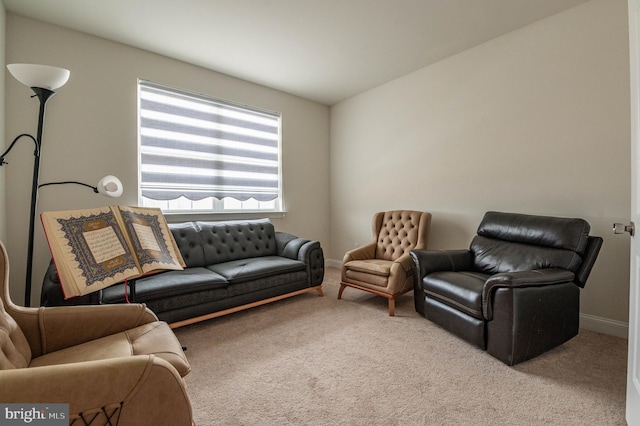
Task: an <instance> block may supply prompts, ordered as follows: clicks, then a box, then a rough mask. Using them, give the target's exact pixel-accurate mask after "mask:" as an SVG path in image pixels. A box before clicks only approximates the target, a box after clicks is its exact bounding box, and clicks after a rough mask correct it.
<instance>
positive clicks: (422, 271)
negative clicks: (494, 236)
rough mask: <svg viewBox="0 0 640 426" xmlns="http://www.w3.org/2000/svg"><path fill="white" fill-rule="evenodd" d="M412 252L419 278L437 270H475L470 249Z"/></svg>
mask: <svg viewBox="0 0 640 426" xmlns="http://www.w3.org/2000/svg"><path fill="white" fill-rule="evenodd" d="M410 253H411V258H412V259H413V264H414V266H415V269H416V271H417V274H416V277H417V278H418V279H422V278H424V277H425V276H427V275H428V274H430V273H432V272H437V271H454V272H455V271H469V270H473V253H472V252H471V251H470V250H411V252H410Z"/></svg>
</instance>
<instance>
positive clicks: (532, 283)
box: [482, 268, 574, 321]
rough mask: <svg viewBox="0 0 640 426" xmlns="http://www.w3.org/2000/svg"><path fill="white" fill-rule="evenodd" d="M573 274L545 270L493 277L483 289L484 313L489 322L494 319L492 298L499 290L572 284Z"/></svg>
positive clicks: (557, 269) (508, 273) (563, 270)
mask: <svg viewBox="0 0 640 426" xmlns="http://www.w3.org/2000/svg"><path fill="white" fill-rule="evenodd" d="M573 278H574V274H573V272H571V271H569V270H566V269H562V268H544V269H534V270H531V271H518V272H502V273H499V274H495V275H492V276H491V277H489V279H488V280H487V281H486V282H485V283H484V288H483V289H482V312H483V315H484V317H485V319H486V320H487V321H490V320H491V319H493V304H492V303H491V296H492V294H493V292H495V291H496V290H497V289H498V288H504V287H509V288H519V287H541V286H547V285H554V284H560V283H566V282H572V281H573Z"/></svg>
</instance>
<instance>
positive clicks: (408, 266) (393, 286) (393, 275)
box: [387, 253, 413, 294]
mask: <svg viewBox="0 0 640 426" xmlns="http://www.w3.org/2000/svg"><path fill="white" fill-rule="evenodd" d="M412 275H413V268H412V260H411V256H410V255H409V253H407V254H403V255H402V256H400V257H399V258H397V259H396V260H394V261H393V264H392V265H391V271H390V273H389V287H388V288H387V290H388V291H389V293H390V294H397V293H401V292H404V291H405V290H406V289H407V288H408V287H409V285H411V287H413V280H412V279H411V276H412Z"/></svg>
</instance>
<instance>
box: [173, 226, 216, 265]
mask: <svg viewBox="0 0 640 426" xmlns="http://www.w3.org/2000/svg"><path fill="white" fill-rule="evenodd" d="M169 229H170V230H171V233H172V234H173V239H174V240H175V241H176V244H177V245H178V249H179V250H180V254H181V255H182V259H184V263H185V264H186V265H187V268H194V267H197V266H207V265H205V262H204V248H203V247H202V241H201V239H200V230H199V229H198V227H197V226H196V224H195V223H194V222H184V223H170V224H169Z"/></svg>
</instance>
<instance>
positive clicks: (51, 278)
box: [40, 261, 102, 306]
mask: <svg viewBox="0 0 640 426" xmlns="http://www.w3.org/2000/svg"><path fill="white" fill-rule="evenodd" d="M101 301H102V290H98V291H94V292H92V293H89V294H85V295H83V296H76V297H71V298H69V299H65V298H64V293H63V292H62V286H61V285H60V277H59V276H58V270H57V269H56V266H55V264H54V263H53V261H52V262H51V263H50V264H49V268H48V269H47V272H46V273H45V274H44V278H43V280H42V290H41V292H40V306H76V305H99V304H100V303H101Z"/></svg>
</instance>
